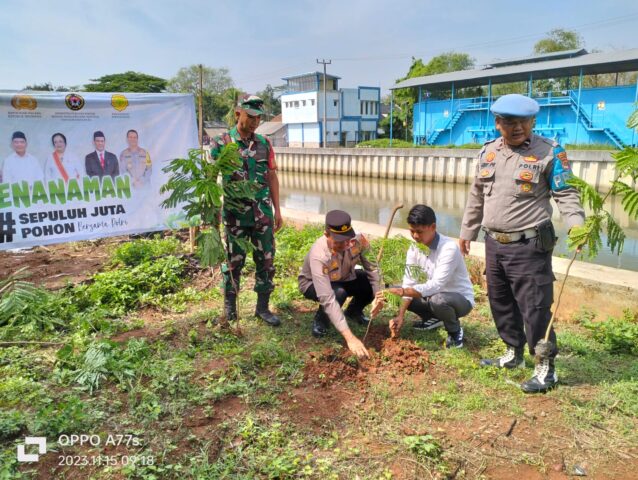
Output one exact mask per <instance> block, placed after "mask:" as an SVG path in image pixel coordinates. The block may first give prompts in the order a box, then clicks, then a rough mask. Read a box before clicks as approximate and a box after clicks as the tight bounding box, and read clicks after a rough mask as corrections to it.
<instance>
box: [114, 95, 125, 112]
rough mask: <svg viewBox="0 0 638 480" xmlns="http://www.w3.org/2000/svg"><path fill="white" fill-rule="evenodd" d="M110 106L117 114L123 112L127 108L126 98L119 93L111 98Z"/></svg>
mask: <svg viewBox="0 0 638 480" xmlns="http://www.w3.org/2000/svg"><path fill="white" fill-rule="evenodd" d="M111 105H112V106H113V108H114V109H115V110H117V111H118V112H123V111H124V110H126V107H128V98H126V97H125V96H124V95H122V94H121V93H115V94H113V96H112V97H111Z"/></svg>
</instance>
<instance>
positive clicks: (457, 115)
mask: <svg viewBox="0 0 638 480" xmlns="http://www.w3.org/2000/svg"><path fill="white" fill-rule="evenodd" d="M634 71H638V49H632V50H626V51H619V52H611V53H587V51H586V50H584V49H579V50H570V51H565V52H556V53H552V54H546V55H539V56H535V57H528V58H524V59H516V60H508V61H502V62H494V63H492V64H490V65H488V66H487V67H485V68H483V69H477V70H463V71H458V72H451V73H444V74H439V75H429V76H425V77H417V78H411V79H408V80H404V81H402V82H400V83H397V84H396V85H394V86H393V87H392V90H396V89H399V88H406V87H411V88H417V89H418V97H419V100H418V102H416V103H415V104H414V113H413V115H414V117H413V140H414V143H415V144H417V145H424V144H429V145H451V144H453V145H463V144H467V143H483V142H486V141H488V140H492V139H494V138H496V137H498V136H499V133H498V131H497V130H496V128H495V125H494V117H493V115H492V114H491V112H490V106H491V105H492V103H494V101H495V100H496V99H497V98H498V97H495V96H493V95H492V86H493V85H495V84H503V83H514V82H525V83H524V85H525V86H526V88H525V91H520V92H517V93H523V94H527V95H529V96H531V97H533V98H535V99H536V100H537V101H538V102H539V104H540V106H541V110H540V112H539V114H538V115H537V117H536V126H535V128H534V131H535V132H536V133H538V134H539V135H543V136H545V137H550V138H554V139H556V140H557V141H558V142H560V143H561V144H563V145H565V144H594V143H595V144H608V145H610V146H611V147H616V148H622V147H624V146H626V145H637V142H638V135H636V132H635V131H634V130H632V129H630V128H628V127H627V126H626V121H627V118H628V117H629V115H630V114H631V113H632V112H633V111H634V110H635V108H636V107H635V105H636V102H637V101H638V81H637V82H636V84H632V85H626V86H613V87H599V88H584V87H583V76H585V75H595V74H607V73H621V72H634ZM574 77H576V78H577V80H576V81H573V78H574ZM545 79H553V81H552V82H545V85H548V86H554V87H556V86H559V85H560V88H559V89H557V90H555V91H543V92H540V91H538V87H537V86H535V83H534V82H535V81H537V80H545ZM558 79H564V80H563V81H562V82H559V81H557V80H558ZM570 81H571V83H572V84H571V85H570ZM519 85H523V84H519ZM536 85H538V82H537V83H536ZM476 87H480V88H476ZM470 88H471V89H470ZM468 89H470V90H469V91H470V92H471V91H475V92H476V91H480V92H482V93H483V95H482V96H470V97H468V96H467V92H468ZM485 91H486V92H487V94H486V95H485V93H484V92H485ZM433 92H439V95H438V96H439V99H435V98H434V96H435V95H432V93H433ZM440 92H449V93H448V94H447V95H446V96H447V98H445V99H440V97H441V96H442V95H441V94H440ZM459 93H460V94H459ZM455 94H456V95H455ZM460 96H464V97H466V98H459V97H460ZM391 111H392V109H391Z"/></svg>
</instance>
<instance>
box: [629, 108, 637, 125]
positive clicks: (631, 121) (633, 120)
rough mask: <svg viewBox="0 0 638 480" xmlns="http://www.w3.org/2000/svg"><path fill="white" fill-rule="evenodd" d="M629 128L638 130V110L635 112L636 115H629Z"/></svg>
mask: <svg viewBox="0 0 638 480" xmlns="http://www.w3.org/2000/svg"><path fill="white" fill-rule="evenodd" d="M627 126H628V127H629V128H635V129H638V110H635V111H634V113H632V114H631V115H629V118H628V119H627Z"/></svg>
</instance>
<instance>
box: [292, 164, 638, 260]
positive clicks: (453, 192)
mask: <svg viewBox="0 0 638 480" xmlns="http://www.w3.org/2000/svg"><path fill="white" fill-rule="evenodd" d="M279 179H280V185H281V187H280V188H281V206H282V207H285V208H291V209H295V210H303V211H307V212H311V213H325V212H327V211H329V210H332V209H335V208H338V209H343V210H347V211H348V212H349V213H350V214H351V215H352V217H353V218H354V219H356V220H361V221H365V222H371V223H378V224H381V225H385V224H386V223H387V221H388V218H389V216H390V213H391V212H392V209H393V207H394V206H395V205H396V204H397V203H403V204H404V205H405V208H403V209H402V210H399V212H398V214H397V217H396V218H395V221H394V225H395V226H397V227H403V228H407V222H406V217H407V214H408V210H409V207H410V206H412V205H414V204H416V203H425V204H427V205H430V206H432V208H434V210H435V211H436V213H437V226H438V228H439V230H440V231H441V232H442V233H445V234H446V235H449V236H451V237H458V234H459V231H460V229H461V219H462V216H463V209H464V208H465V203H466V200H467V194H468V191H469V188H470V186H469V185H465V184H455V183H435V182H426V181H411V180H394V179H378V178H366V177H351V176H339V175H329V174H313V173H302V172H285V171H284V172H279ZM611 205H612V207H611V212H612V214H613V215H614V216H615V218H616V219H617V220H619V222H620V225H621V226H622V228H623V230H624V231H625V234H626V235H627V239H626V240H625V247H624V250H623V253H622V254H621V255H620V256H618V255H616V254H612V253H611V252H610V250H609V248H608V247H607V246H606V238H604V239H603V249H602V251H601V252H600V254H599V255H598V257H597V258H595V259H593V260H592V262H593V263H597V264H601V265H606V266H611V267H616V268H623V269H627V270H634V271H638V222H636V221H631V220H629V219H628V218H627V215H625V214H624V212H623V210H622V207H621V205H620V202H619V201H617V200H615V201H613V202H612V204H611ZM553 206H554V218H553V221H554V224H555V226H556V230H557V233H558V236H559V243H558V246H557V248H556V250H555V251H554V255H556V256H566V255H568V253H569V252H568V250H567V246H566V243H565V238H566V236H567V231H566V228H565V226H564V225H563V223H562V220H561V218H560V214H559V213H558V208H557V207H556V205H555V204H554V205H553ZM482 236H483V235H482V234H481V236H480V238H479V240H480V241H481V242H482V241H483V239H482ZM582 260H584V261H588V260H587V259H586V258H583V259H582Z"/></svg>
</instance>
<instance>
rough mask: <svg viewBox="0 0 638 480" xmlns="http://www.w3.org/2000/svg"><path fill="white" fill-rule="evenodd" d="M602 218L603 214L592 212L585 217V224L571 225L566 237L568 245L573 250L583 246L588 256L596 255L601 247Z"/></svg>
mask: <svg viewBox="0 0 638 480" xmlns="http://www.w3.org/2000/svg"><path fill="white" fill-rule="evenodd" d="M603 220H604V215H602V214H594V215H590V216H589V217H587V219H586V220H585V225H581V226H577V227H572V229H571V230H570V231H569V236H568V237H567V245H568V247H569V248H570V249H571V250H574V249H576V248H578V247H580V246H584V247H586V248H587V253H588V256H589V257H590V258H593V257H595V256H596V255H598V252H599V251H600V248H601V247H602V239H601V236H600V232H601V229H602V222H603Z"/></svg>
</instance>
